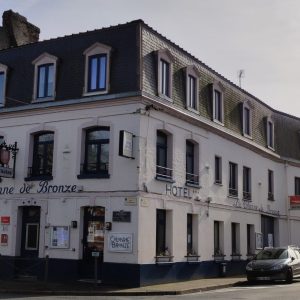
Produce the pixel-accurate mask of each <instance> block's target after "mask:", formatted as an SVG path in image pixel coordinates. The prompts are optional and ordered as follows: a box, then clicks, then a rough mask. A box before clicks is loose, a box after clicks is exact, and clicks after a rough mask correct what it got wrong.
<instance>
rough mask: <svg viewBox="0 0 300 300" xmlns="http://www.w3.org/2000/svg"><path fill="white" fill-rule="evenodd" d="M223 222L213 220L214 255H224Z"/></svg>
mask: <svg viewBox="0 0 300 300" xmlns="http://www.w3.org/2000/svg"><path fill="white" fill-rule="evenodd" d="M223 230H224V222H221V221H214V256H223V255H224V245H223V242H224V239H223V238H224V236H223Z"/></svg>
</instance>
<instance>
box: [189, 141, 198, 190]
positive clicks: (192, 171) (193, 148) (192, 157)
mask: <svg viewBox="0 0 300 300" xmlns="http://www.w3.org/2000/svg"><path fill="white" fill-rule="evenodd" d="M198 152H199V151H198V144H197V143H195V142H193V141H190V140H187V141H186V185H197V186H198V185H199V168H198V160H197V158H198V156H199V155H198Z"/></svg>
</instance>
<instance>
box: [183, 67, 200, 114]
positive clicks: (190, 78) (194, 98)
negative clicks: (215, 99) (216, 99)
mask: <svg viewBox="0 0 300 300" xmlns="http://www.w3.org/2000/svg"><path fill="white" fill-rule="evenodd" d="M185 73H186V79H185V80H186V107H187V109H191V110H195V111H198V101H199V77H200V75H199V72H198V70H197V69H196V67H195V66H188V67H186V72H185Z"/></svg>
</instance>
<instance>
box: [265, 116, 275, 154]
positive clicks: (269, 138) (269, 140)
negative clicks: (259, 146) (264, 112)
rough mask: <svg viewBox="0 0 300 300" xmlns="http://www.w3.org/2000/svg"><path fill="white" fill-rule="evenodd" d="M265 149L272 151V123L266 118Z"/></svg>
mask: <svg viewBox="0 0 300 300" xmlns="http://www.w3.org/2000/svg"><path fill="white" fill-rule="evenodd" d="M266 122H267V147H268V148H271V149H272V150H274V123H273V121H272V120H271V119H270V118H267V121H266Z"/></svg>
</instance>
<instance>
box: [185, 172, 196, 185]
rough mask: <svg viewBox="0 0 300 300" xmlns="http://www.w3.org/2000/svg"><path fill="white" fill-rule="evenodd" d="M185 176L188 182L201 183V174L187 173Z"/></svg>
mask: <svg viewBox="0 0 300 300" xmlns="http://www.w3.org/2000/svg"><path fill="white" fill-rule="evenodd" d="M185 178H186V183H187V184H193V185H199V175H197V174H192V173H186V176H185Z"/></svg>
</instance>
